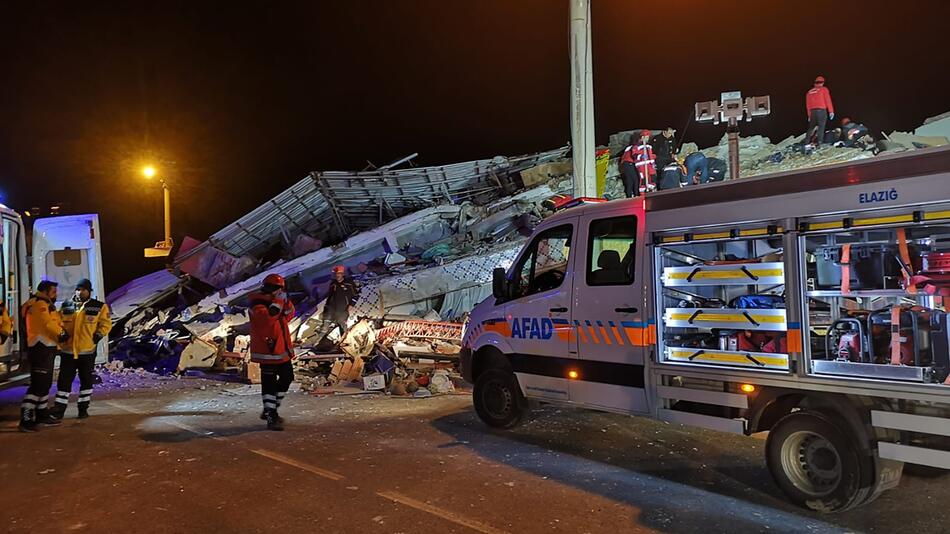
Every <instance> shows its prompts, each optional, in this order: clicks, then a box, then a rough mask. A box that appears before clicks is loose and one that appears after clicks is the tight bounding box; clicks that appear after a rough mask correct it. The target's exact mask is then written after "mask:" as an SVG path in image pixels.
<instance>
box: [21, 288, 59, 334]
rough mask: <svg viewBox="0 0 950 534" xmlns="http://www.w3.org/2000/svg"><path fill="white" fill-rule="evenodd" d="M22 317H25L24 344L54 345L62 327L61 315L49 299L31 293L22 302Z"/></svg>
mask: <svg viewBox="0 0 950 534" xmlns="http://www.w3.org/2000/svg"><path fill="white" fill-rule="evenodd" d="M22 315H23V317H25V318H26V344H27V346H30V347H32V346H35V345H37V344H40V345H45V346H47V347H55V346H56V345H57V343H58V341H59V336H60V334H62V333H63V332H65V330H64V329H63V317H62V315H60V313H59V312H58V311H56V306H54V305H53V303H52V302H50V300H49V299H48V298H46V297H44V296H41V295H33V296H32V297H30V300H28V301H26V303H25V304H23V313H22Z"/></svg>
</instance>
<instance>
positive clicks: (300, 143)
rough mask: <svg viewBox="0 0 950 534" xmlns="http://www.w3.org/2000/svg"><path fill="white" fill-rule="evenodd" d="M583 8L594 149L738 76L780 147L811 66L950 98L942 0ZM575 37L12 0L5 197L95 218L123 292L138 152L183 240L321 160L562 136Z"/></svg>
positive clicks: (913, 121)
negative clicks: (162, 185)
mask: <svg viewBox="0 0 950 534" xmlns="http://www.w3.org/2000/svg"><path fill="white" fill-rule="evenodd" d="M772 4H774V6H773V5H772ZM239 5H240V6H241V7H238V6H239ZM592 17H593V32H594V33H593V35H594V37H593V45H594V87H595V109H596V123H597V141H598V142H599V143H606V141H607V136H608V135H609V134H610V133H611V132H615V131H619V130H624V129H632V128H639V127H643V126H648V127H655V126H659V125H666V124H671V125H673V126H674V127H676V128H677V129H679V130H682V128H683V125H684V124H685V123H686V121H687V118H688V117H689V115H690V113H691V110H692V104H693V102H695V101H697V100H712V99H715V98H718V95H719V92H720V91H723V90H730V89H740V90H742V91H743V92H744V93H745V94H749V95H758V94H770V95H771V96H772V107H773V114H772V116H771V117H768V118H767V119H765V120H762V121H759V122H756V123H752V124H751V125H748V126H745V127H744V129H743V133H744V134H752V133H762V134H765V135H769V136H771V137H772V138H773V141H778V140H780V139H782V138H784V137H786V136H788V135H790V134H793V133H800V132H801V131H803V130H804V128H805V123H804V121H805V114H804V109H803V95H804V92H805V91H806V90H807V89H808V88H809V86H810V83H811V81H812V79H813V78H814V77H815V75H816V74H823V75H824V76H826V77H827V78H828V86H829V87H830V89H831V91H832V94H833V96H834V100H835V104H836V106H837V108H838V115H839V116H844V115H848V116H851V117H854V118H856V119H859V120H860V121H862V122H864V123H865V124H867V125H868V126H869V127H870V128H871V129H872V131H873V132H874V133H875V134H877V133H878V132H880V131H881V130H884V131H888V132H889V131H891V130H894V129H903V130H908V129H912V128H914V127H915V126H917V125H919V124H920V123H921V122H922V121H923V119H924V118H926V117H928V116H932V115H936V114H939V113H942V112H944V111H948V110H950V89H948V83H950V80H948V74H947V71H948V67H950V59H948V43H950V41H948V40H947V32H948V20H950V7H948V2H945V1H935V2H913V1H905V2H869V1H862V2H851V1H827V2H762V1H756V2H751V1H749V2H740V1H728V0H720V1H716V2H704V1H699V0H665V1H654V2H646V1H633V0H630V1H620V0H593V14H592ZM892 43H900V44H899V46H895V47H893V48H889V45H891V44H892ZM567 46H568V0H517V1H516V0H510V1H500V0H499V1H494V0H492V1H489V0H482V1H449V0H442V1H408V0H406V1H378V2H370V1H355V0H348V1H346V2H339V1H333V2H330V1H327V2H306V3H301V4H293V3H290V2H254V3H252V2H244V3H236V2H182V3H177V2H120V3H115V4H111V3H109V2H66V1H63V2H58V3H47V2H4V3H3V4H2V5H0V69H2V71H0V72H2V83H0V192H2V195H3V202H5V203H6V204H8V205H10V206H12V207H14V208H16V209H25V208H28V207H30V206H33V205H50V204H52V203H54V202H66V203H67V204H68V205H69V207H70V211H71V212H98V213H99V214H100V216H101V222H102V225H103V238H104V240H105V259H106V262H107V263H106V268H107V271H106V279H107V286H108V287H109V288H110V289H111V288H115V287H117V286H119V285H121V284H122V283H125V282H126V281H128V280H129V279H130V278H132V277H133V276H137V275H140V274H144V273H147V272H150V271H153V270H156V269H158V268H160V267H161V260H145V259H143V258H142V257H141V255H142V251H141V250H142V247H143V246H145V245H147V244H148V243H149V242H150V241H155V240H157V239H159V238H160V237H161V236H160V233H161V206H160V191H159V189H158V186H157V185H155V184H147V183H145V182H144V181H143V179H142V178H141V175H140V174H139V169H140V168H141V166H142V164H143V163H145V162H146V161H152V162H155V163H156V165H157V166H159V168H160V169H161V170H163V171H166V174H167V175H168V176H169V179H170V181H171V183H172V186H173V187H174V192H173V208H174V210H175V214H174V215H175V217H174V228H173V232H174V235H175V238H176V240H178V241H180V239H181V237H182V235H183V234H185V233H187V234H189V235H193V236H195V237H198V238H205V237H207V236H208V235H209V234H210V233H212V232H214V231H215V230H217V229H218V228H220V227H221V226H223V225H225V224H227V223H229V222H231V221H232V220H234V219H236V218H237V217H239V216H240V215H242V214H244V213H246V212H247V211H248V210H249V209H251V208H253V207H255V206H257V205H259V204H260V203H261V202H262V201H265V200H267V199H268V198H270V197H271V196H273V195H274V194H276V193H278V192H279V191H281V190H282V189H284V188H285V187H287V186H288V185H290V184H292V183H294V182H296V181H297V180H299V179H301V178H302V177H303V176H304V175H305V174H306V173H307V172H309V171H311V170H316V169H326V170H341V169H360V168H362V167H364V166H365V165H366V161H367V160H371V161H373V162H374V163H376V164H384V163H388V162H389V161H391V160H394V159H397V158H399V157H401V156H404V155H407V154H410V153H412V152H420V153H421V156H420V157H419V158H418V159H417V163H418V164H424V165H428V164H439V163H449V162H454V161H462V160H468V159H475V158H482V157H491V156H494V155H497V154H506V155H508V154H519V153H525V152H531V151H537V150H542V149H547V148H552V147H555V146H560V145H562V144H564V143H565V142H567V141H568V140H569V139H570V122H569V121H570V118H569V101H568V94H569V82H570V67H569V62H568V55H567V54H568V52H567ZM721 135H722V131H721V129H719V128H718V127H713V126H707V125H696V124H693V125H691V126H690V127H689V131H688V132H687V140H694V141H698V142H699V143H700V145H707V144H712V143H714V142H715V141H716V140H717V139H718V138H719V137H720V136H721Z"/></svg>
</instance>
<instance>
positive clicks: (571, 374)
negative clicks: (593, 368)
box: [567, 371, 580, 378]
mask: <svg viewBox="0 0 950 534" xmlns="http://www.w3.org/2000/svg"><path fill="white" fill-rule="evenodd" d="M579 376H580V375H579V374H578V373H577V371H568V372H567V377H568V378H577V377H579Z"/></svg>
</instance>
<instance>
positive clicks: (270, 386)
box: [249, 274, 295, 430]
mask: <svg viewBox="0 0 950 534" xmlns="http://www.w3.org/2000/svg"><path fill="white" fill-rule="evenodd" d="M249 298H250V301H251V309H250V314H249V315H250V319H251V346H250V350H251V361H252V362H255V363H258V364H260V366H261V396H262V400H263V402H264V411H263V412H262V413H261V419H263V420H265V421H267V429H268V430H283V429H284V420H283V418H282V417H280V415H279V414H278V413H277V410H278V409H279V408H280V404H281V402H282V401H283V400H284V396H285V395H286V394H287V390H288V389H290V384H291V383H292V382H293V381H294V367H293V363H292V360H293V358H294V346H293V340H292V339H291V337H290V326H289V323H290V321H291V320H292V319H293V318H294V313H295V312H294V304H293V303H292V302H291V301H290V299H289V298H287V293H286V284H285V282H284V278H283V277H282V276H280V275H279V274H269V275H267V276H266V277H265V278H264V283H263V284H262V285H261V288H260V290H258V291H256V292H254V293H252V294H251V295H250V297H249Z"/></svg>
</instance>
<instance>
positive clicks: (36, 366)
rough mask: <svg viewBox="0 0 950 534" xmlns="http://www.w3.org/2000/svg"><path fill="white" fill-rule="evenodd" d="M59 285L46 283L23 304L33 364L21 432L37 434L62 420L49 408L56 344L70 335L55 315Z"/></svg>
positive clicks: (31, 364) (22, 412)
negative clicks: (52, 414) (51, 412)
mask: <svg viewBox="0 0 950 534" xmlns="http://www.w3.org/2000/svg"><path fill="white" fill-rule="evenodd" d="M57 285H58V284H57V283H56V282H52V281H49V280H43V281H42V282H40V283H39V284H38V285H37V286H36V293H35V294H33V295H32V296H31V297H30V299H29V300H27V301H26V303H25V304H23V309H22V314H21V315H23V317H24V318H25V320H26V344H27V351H26V354H27V358H28V359H29V361H30V387H29V389H27V390H26V396H25V397H23V405H22V406H21V408H20V430H21V431H22V432H34V431H36V426H37V424H41V425H58V424H59V422H60V421H59V419H57V418H55V417H53V416H51V415H50V413H49V411H48V410H47V408H46V404H47V402H49V388H50V386H52V385H53V360H54V359H55V358H56V345H57V343H66V342H67V341H68V340H69V333H68V332H66V329H65V328H63V319H62V316H60V314H59V312H57V311H56V305H55V302H56V294H57Z"/></svg>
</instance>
